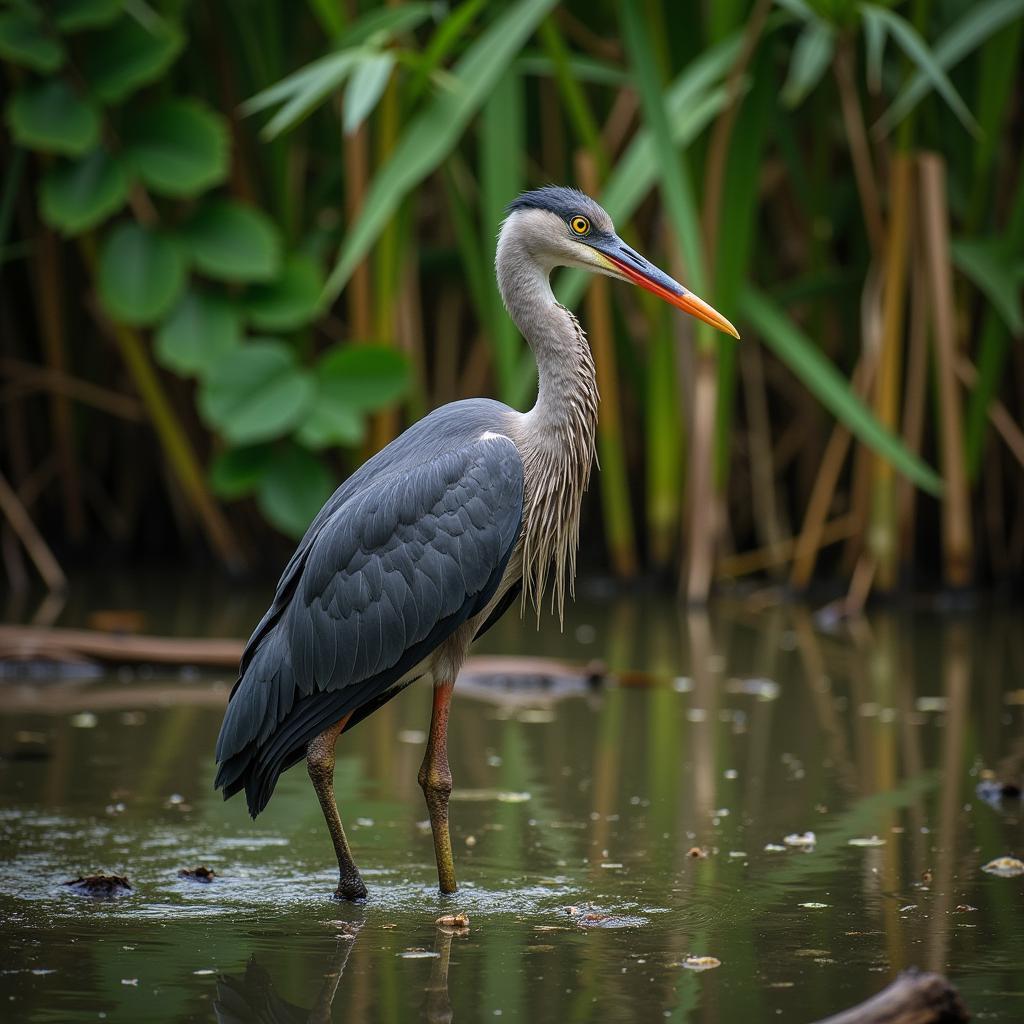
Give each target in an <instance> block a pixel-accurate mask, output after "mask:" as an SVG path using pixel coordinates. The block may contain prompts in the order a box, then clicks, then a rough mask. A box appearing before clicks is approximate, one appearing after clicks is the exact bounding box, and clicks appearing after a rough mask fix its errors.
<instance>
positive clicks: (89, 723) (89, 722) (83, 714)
mask: <svg viewBox="0 0 1024 1024" xmlns="http://www.w3.org/2000/svg"><path fill="white" fill-rule="evenodd" d="M71 724H72V725H73V726H74V727H75V728H76V729H95V728H96V726H97V725H98V724H99V719H98V718H97V717H96V716H95V715H94V714H93V713H92V712H91V711H79V712H78V714H77V715H72V716H71Z"/></svg>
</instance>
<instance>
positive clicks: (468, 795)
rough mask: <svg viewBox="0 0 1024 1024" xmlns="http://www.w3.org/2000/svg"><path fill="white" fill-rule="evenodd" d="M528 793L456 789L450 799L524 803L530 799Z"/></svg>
mask: <svg viewBox="0 0 1024 1024" xmlns="http://www.w3.org/2000/svg"><path fill="white" fill-rule="evenodd" d="M530 795H531V794H529V793H517V792H513V791H510V790H504V789H456V790H455V791H454V792H453V793H452V795H451V799H452V800H462V801H464V802H466V803H485V802H487V801H489V800H497V801H498V803H501V804H525V803H526V801H527V800H529V799H530Z"/></svg>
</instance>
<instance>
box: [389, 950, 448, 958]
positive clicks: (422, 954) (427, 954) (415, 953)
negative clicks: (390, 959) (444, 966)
mask: <svg viewBox="0 0 1024 1024" xmlns="http://www.w3.org/2000/svg"><path fill="white" fill-rule="evenodd" d="M397 955H398V956H399V957H401V958H402V959H403V960H436V959H437V958H438V957H439V956H440V955H441V954H440V953H435V952H434V951H433V950H432V949H406V950H403V951H402V952H401V953H398V954H397Z"/></svg>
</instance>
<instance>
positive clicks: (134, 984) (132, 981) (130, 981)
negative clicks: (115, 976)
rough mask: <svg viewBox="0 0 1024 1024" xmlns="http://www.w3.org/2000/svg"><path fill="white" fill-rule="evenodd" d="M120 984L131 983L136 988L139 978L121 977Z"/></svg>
mask: <svg viewBox="0 0 1024 1024" xmlns="http://www.w3.org/2000/svg"><path fill="white" fill-rule="evenodd" d="M121 984H122V985H131V986H132V987H133V988H137V987H138V984H139V979H138V978H122V979H121Z"/></svg>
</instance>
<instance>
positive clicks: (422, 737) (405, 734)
mask: <svg viewBox="0 0 1024 1024" xmlns="http://www.w3.org/2000/svg"><path fill="white" fill-rule="evenodd" d="M398 742H399V743H412V744H420V743H426V742H427V734H426V733H425V732H424V731H423V730H422V729H402V730H401V731H400V732H399V733H398Z"/></svg>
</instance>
